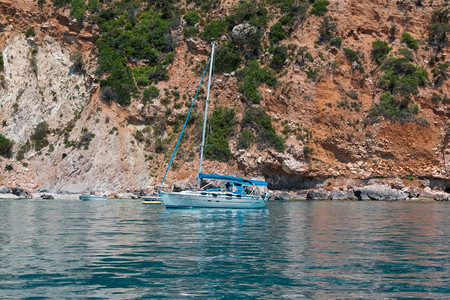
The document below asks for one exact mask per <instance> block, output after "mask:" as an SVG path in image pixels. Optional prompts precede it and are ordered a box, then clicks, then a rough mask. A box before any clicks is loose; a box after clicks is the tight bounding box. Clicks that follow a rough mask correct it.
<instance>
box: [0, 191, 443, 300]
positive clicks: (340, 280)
mask: <svg viewBox="0 0 450 300" xmlns="http://www.w3.org/2000/svg"><path fill="white" fill-rule="evenodd" d="M25 297H42V298H47V297H48V298H58V299H61V298H88V297H91V298H100V299H105V298H106V299H111V298H112V299H133V298H142V297H146V298H152V297H153V298H172V299H189V298H208V299H216V298H223V299H242V298H244V299H249V298H257V299H279V298H285V299H301V298H365V299H367V298H372V299H373V298H375V299H382V298H397V297H408V298H409V297H411V298H432V299H436V298H438V299H439V298H441V299H445V298H446V299H449V298H450V203H442V202H426V203H423V202H331V201H323V202H322V201H318V202H271V203H269V205H268V209H265V210H211V209H183V210H166V209H164V207H163V206H154V205H143V204H141V202H140V201H136V200H111V201H109V200H108V201H98V202H96V201H92V202H85V201H80V200H0V298H1V299H5V298H7V299H9V298H25Z"/></svg>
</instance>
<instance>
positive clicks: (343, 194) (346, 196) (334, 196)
mask: <svg viewBox="0 0 450 300" xmlns="http://www.w3.org/2000/svg"><path fill="white" fill-rule="evenodd" d="M330 199H331V200H358V197H356V196H355V193H354V192H353V191H341V190H338V189H333V190H332V191H331V193H330Z"/></svg>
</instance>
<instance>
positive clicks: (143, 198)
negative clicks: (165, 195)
mask: <svg viewBox="0 0 450 300" xmlns="http://www.w3.org/2000/svg"><path fill="white" fill-rule="evenodd" d="M141 199H142V200H143V201H159V202H161V197H159V196H142V197H141Z"/></svg>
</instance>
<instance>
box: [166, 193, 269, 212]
mask: <svg viewBox="0 0 450 300" xmlns="http://www.w3.org/2000/svg"><path fill="white" fill-rule="evenodd" d="M205 194H206V193H205ZM161 199H162V201H163V203H164V205H165V206H166V208H241V209H242V208H265V207H266V203H265V202H264V201H263V200H262V199H261V198H260V197H257V196H248V195H246V196H241V197H237V196H236V195H233V196H227V195H218V194H215V195H213V193H209V194H206V195H202V194H200V193H183V192H180V193H161Z"/></svg>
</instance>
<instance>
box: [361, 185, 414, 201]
mask: <svg viewBox="0 0 450 300" xmlns="http://www.w3.org/2000/svg"><path fill="white" fill-rule="evenodd" d="M353 191H354V193H355V196H356V197H358V199H359V200H406V199H407V198H408V196H409V195H408V194H407V193H406V192H403V191H399V190H396V189H393V188H391V187H390V186H389V185H387V184H373V185H367V186H363V187H354V188H353Z"/></svg>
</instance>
